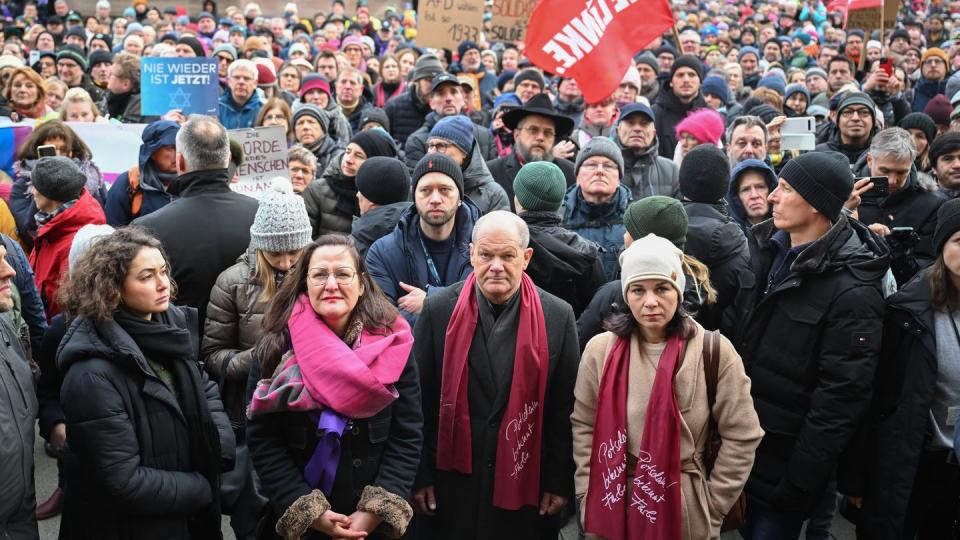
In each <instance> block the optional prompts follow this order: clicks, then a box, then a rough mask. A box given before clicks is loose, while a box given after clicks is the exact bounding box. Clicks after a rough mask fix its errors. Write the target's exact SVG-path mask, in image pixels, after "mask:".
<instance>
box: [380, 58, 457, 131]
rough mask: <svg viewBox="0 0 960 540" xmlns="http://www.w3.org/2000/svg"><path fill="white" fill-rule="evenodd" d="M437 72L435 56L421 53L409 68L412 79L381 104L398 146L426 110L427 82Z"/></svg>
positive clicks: (413, 128)
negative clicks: (402, 89) (401, 91)
mask: <svg viewBox="0 0 960 540" xmlns="http://www.w3.org/2000/svg"><path fill="white" fill-rule="evenodd" d="M441 73H443V66H442V65H441V64H440V60H439V59H437V57H436V56H434V55H432V54H425V55H423V56H421V57H420V58H418V59H417V64H416V65H415V66H414V68H413V81H411V83H410V84H409V85H407V89H406V90H405V91H404V92H403V93H402V94H400V95H399V96H396V97H394V98H391V99H390V100H389V101H387V104H386V105H384V107H383V112H385V113H387V119H388V120H389V121H390V135H393V138H394V139H396V141H397V142H398V143H399V144H400V148H402V147H403V145H404V144H406V142H407V137H409V136H410V134H411V133H413V132H414V131H416V130H418V129H420V126H422V125H423V120H424V118H426V117H427V114H429V113H430V85H431V83H432V81H433V78H434V77H436V76H437V75H439V74H441Z"/></svg>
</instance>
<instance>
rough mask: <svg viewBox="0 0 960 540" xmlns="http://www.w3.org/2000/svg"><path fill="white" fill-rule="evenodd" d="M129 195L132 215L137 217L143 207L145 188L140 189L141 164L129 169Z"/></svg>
mask: <svg viewBox="0 0 960 540" xmlns="http://www.w3.org/2000/svg"><path fill="white" fill-rule="evenodd" d="M127 179H128V183H129V185H128V187H127V196H128V197H129V198H130V215H131V216H133V217H137V216H138V215H139V214H140V208H142V207H143V190H142V189H140V166H139V165H136V166H134V167H130V169H128V170H127Z"/></svg>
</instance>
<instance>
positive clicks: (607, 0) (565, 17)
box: [524, 0, 673, 103]
mask: <svg viewBox="0 0 960 540" xmlns="http://www.w3.org/2000/svg"><path fill="white" fill-rule="evenodd" d="M529 20H530V22H529V24H528V25H527V35H526V38H525V39H524V43H525V45H526V48H525V50H524V53H525V54H526V55H527V58H529V59H530V60H531V61H532V62H533V63H534V64H536V65H537V66H539V67H540V68H542V69H543V70H544V71H547V72H549V73H555V74H557V75H563V76H564V77H572V78H573V79H576V81H577V85H578V86H579V87H580V90H582V91H583V97H584V99H585V100H586V102H587V103H596V102H598V101H601V100H603V99H606V98H607V97H608V96H610V95H611V94H612V93H613V92H614V90H616V89H617V87H618V86H620V81H621V79H622V78H623V74H624V73H626V71H627V67H628V66H629V65H630V58H631V57H632V56H633V54H634V53H635V52H637V51H639V50H641V49H643V48H644V47H645V46H646V45H647V44H648V43H650V42H651V41H653V40H654V39H656V38H657V37H658V36H660V35H661V34H662V33H663V32H664V31H666V30H667V29H668V28H670V26H671V25H672V24H673V13H672V12H671V10H670V3H669V0H640V1H638V0H586V1H584V0H540V2H539V3H538V4H537V7H536V8H534V10H533V13H532V14H531V16H530V19H529Z"/></svg>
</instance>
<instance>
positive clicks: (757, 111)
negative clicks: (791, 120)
mask: <svg viewBox="0 0 960 540" xmlns="http://www.w3.org/2000/svg"><path fill="white" fill-rule="evenodd" d="M744 112H745V113H746V114H749V115H751V116H756V117H758V118H760V119H761V120H763V123H764V124H769V123H770V122H772V121H773V119H774V118H776V117H778V116H783V113H782V112H780V111H778V110H777V109H776V107H774V106H773V105H767V104H766V103H761V104H759V105H757V106H756V107H751V108H750V110H748V111H744Z"/></svg>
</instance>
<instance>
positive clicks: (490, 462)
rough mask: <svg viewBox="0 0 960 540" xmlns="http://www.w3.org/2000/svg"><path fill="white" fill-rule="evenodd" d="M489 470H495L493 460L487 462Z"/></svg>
mask: <svg viewBox="0 0 960 540" xmlns="http://www.w3.org/2000/svg"><path fill="white" fill-rule="evenodd" d="M487 468H488V469H492V468H493V460H492V459H488V460H487Z"/></svg>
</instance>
